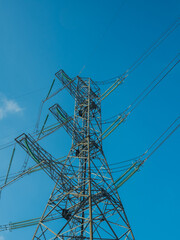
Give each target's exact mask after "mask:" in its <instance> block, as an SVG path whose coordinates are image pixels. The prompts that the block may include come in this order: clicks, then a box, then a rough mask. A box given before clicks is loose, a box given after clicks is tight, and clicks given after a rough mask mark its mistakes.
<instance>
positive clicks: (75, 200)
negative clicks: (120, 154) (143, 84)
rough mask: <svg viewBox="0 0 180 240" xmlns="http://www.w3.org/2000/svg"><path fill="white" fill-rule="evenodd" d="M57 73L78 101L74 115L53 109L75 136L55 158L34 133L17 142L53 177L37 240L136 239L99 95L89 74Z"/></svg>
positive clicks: (36, 234) (71, 134)
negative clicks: (108, 152) (108, 150)
mask: <svg viewBox="0 0 180 240" xmlns="http://www.w3.org/2000/svg"><path fill="white" fill-rule="evenodd" d="M56 77H57V78H58V79H59V80H60V81H61V83H62V84H63V85H64V86H65V87H66V88H67V90H68V91H69V93H70V94H71V95H72V97H73V98H74V99H75V107H74V117H70V116H69V115H68V114H67V113H66V112H65V111H64V110H63V109H62V108H61V107H60V106H59V105H58V104H55V105H53V106H52V107H50V109H49V110H50V112H51V113H52V114H53V115H54V117H55V118H56V119H57V120H58V122H59V123H60V124H61V126H63V127H64V129H65V130H66V131H67V133H68V134H69V135H70V136H71V137H72V146H71V149H70V151H69V154H68V156H67V158H66V160H65V161H64V162H63V163H59V162H57V161H56V160H55V159H54V158H53V156H52V155H51V154H49V153H47V152H46V151H45V150H44V149H43V148H42V147H41V146H40V145H39V144H38V143H37V141H36V140H35V139H33V138H32V137H31V136H30V135H26V134H22V135H20V136H19V137H18V138H16V141H17V142H18V143H19V144H20V145H21V146H22V147H23V148H24V150H25V151H26V152H27V153H28V154H29V155H30V156H31V157H32V158H33V159H34V160H35V161H36V163H38V164H39V165H40V166H41V168H42V169H43V170H44V171H45V172H46V173H47V174H48V175H49V177H50V178H51V179H53V180H54V181H55V187H54V189H53V191H52V194H51V196H50V198H49V200H48V203H47V205H46V208H45V210H44V213H43V215H42V217H41V219H40V221H39V224H38V226H37V229H36V231H35V234H34V236H33V239H43V240H46V239H63V240H64V239H90V240H92V239H101V240H102V239H104V240H105V239H106V240H110V239H116V240H119V239H124V240H125V239H134V236H133V233H132V230H131V227H130V224H129V221H128V219H127V216H126V213H125V210H124V208H123V205H122V202H121V199H120V197H119V194H118V192H117V190H116V187H115V185H114V181H113V178H112V175H111V172H110V169H109V167H108V163H107V161H106V158H105V156H104V152H103V147H102V122H101V95H100V89H99V87H98V86H97V85H96V84H95V83H94V82H93V81H92V80H91V79H90V78H80V77H76V78H74V79H71V78H70V77H69V76H68V75H66V74H65V73H64V71H62V70H60V71H59V72H58V73H56Z"/></svg>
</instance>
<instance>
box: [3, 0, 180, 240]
mask: <svg viewBox="0 0 180 240" xmlns="http://www.w3.org/2000/svg"><path fill="white" fill-rule="evenodd" d="M179 9H180V3H179V1H178V0H172V1H161V0H159V1H155V0H152V1H140V0H139V1H133V0H125V1H117V0H112V1H106V0H103V1H100V0H96V1H94V0H91V1H82V0H77V1H73V0H66V1H64V0H62V1H61V0H53V1H49V0H48V1H46V0H44V1H42V0H36V1H35V0H31V1H23V0H16V1H13V0H6V1H0V36H1V37H0V69H1V71H0V82H1V84H0V145H3V144H6V143H8V142H10V141H12V140H13V139H14V138H15V137H17V136H18V135H20V134H21V133H23V132H26V133H28V132H31V131H32V130H33V129H34V126H35V123H36V120H37V114H38V110H39V105H40V102H41V100H42V99H43V98H44V97H45V96H46V94H47V91H48V88H49V86H50V85H51V82H52V80H53V78H54V74H55V73H56V72H57V71H58V70H59V69H61V68H62V69H64V71H65V72H67V74H68V75H69V76H71V77H73V76H76V75H78V74H79V72H80V71H81V70H82V68H83V66H85V67H84V69H83V71H82V74H81V76H88V77H91V78H92V79H93V80H95V81H101V80H106V79H109V78H111V77H113V76H117V75H120V74H122V73H123V72H124V71H126V70H127V69H128V67H129V66H130V65H131V64H132V63H133V62H134V61H135V60H136V59H137V58H138V57H139V56H141V54H142V53H143V52H144V51H145V50H146V49H147V48H148V47H149V46H150V45H151V44H152V43H153V42H154V41H155V40H156V39H157V38H158V37H159V36H160V35H161V34H162V33H163V32H164V31H165V30H166V29H167V28H168V27H169V26H170V25H171V24H172V23H173V22H174V21H175V20H176V19H177V18H178V17H179ZM179 41H180V29H179V28H177V29H176V31H174V32H173V33H172V34H171V35H170V36H169V37H168V38H167V39H166V40H165V41H164V42H163V43H162V44H161V45H160V46H159V47H158V48H157V49H156V50H155V51H154V52H153V53H152V54H151V55H150V56H149V57H148V58H147V59H146V61H145V62H144V63H143V64H141V65H140V66H139V67H138V68H137V69H136V70H135V71H134V72H133V73H132V74H131V75H130V76H129V77H128V78H127V80H126V81H125V82H124V84H123V85H121V86H120V87H119V88H118V89H117V90H116V91H115V92H114V93H113V94H111V96H109V97H108V98H107V99H106V100H104V102H103V103H102V113H103V118H104V119H106V118H108V117H111V116H113V115H115V114H117V113H119V112H121V111H123V110H124V109H125V108H126V107H127V106H128V105H129V104H130V103H131V102H132V101H133V100H134V99H135V98H136V97H137V96H138V94H139V93H140V92H141V91H142V90H143V89H144V88H145V87H146V86H147V85H148V84H149V83H150V82H151V81H152V80H153V79H154V78H155V77H156V76H157V74H158V73H159V72H160V71H161V70H162V69H163V68H164V67H165V66H166V65H167V64H168V62H169V61H170V60H171V59H173V58H174V57H175V56H176V55H177V53H178V52H179ZM179 73H180V69H179V66H177V67H176V68H175V69H174V70H173V71H172V72H171V73H170V74H169V75H168V76H167V77H166V78H165V79H164V81H163V82H162V83H161V84H160V85H159V86H158V87H157V88H156V89H155V90H154V91H153V92H152V93H151V94H150V95H149V96H148V97H147V98H146V99H145V100H144V101H143V102H142V103H141V104H140V105H139V106H138V108H137V109H136V110H135V111H134V112H133V113H132V115H130V117H129V118H128V119H127V121H126V122H125V123H124V124H123V125H121V126H120V127H119V128H118V130H117V131H116V132H114V133H113V134H112V135H111V136H109V137H108V138H107V139H106V140H105V141H104V151H105V154H106V157H107V160H108V162H109V163H115V162H118V161H121V160H122V161H123V160H127V159H130V158H132V157H135V156H138V155H139V154H141V153H143V152H145V150H146V149H147V148H148V146H150V145H151V143H152V142H153V141H155V140H156V138H157V137H158V136H159V135H161V133H162V132H163V131H164V130H165V129H166V128H167V127H168V126H169V125H170V123H171V122H173V121H174V120H175V119H176V118H177V116H178V115H179V102H180V94H179V91H180V82H179ZM59 86H60V84H59V85H58V83H56V88H58V87H59ZM106 88H107V86H102V92H103V91H104V90H105V89H106ZM56 101H58V103H59V104H60V105H61V106H62V107H63V108H64V109H65V110H66V111H67V112H68V113H70V114H73V101H72V99H71V97H70V96H69V95H68V92H66V91H64V92H62V93H61V94H60V95H59V96H57V97H56V98H55V99H53V100H52V101H51V102H50V103H48V104H47V105H46V106H45V108H44V111H43V114H42V117H45V115H46V113H47V109H48V107H49V106H50V105H52V104H53V103H55V102H56ZM179 142H180V131H179V130H178V131H177V132H175V134H174V135H172V136H171V138H170V139H169V140H168V141H167V142H166V143H165V144H164V145H163V146H162V147H161V148H160V149H159V150H158V151H157V152H156V153H155V154H154V155H153V156H152V157H151V158H150V159H149V160H148V161H147V162H146V164H145V165H144V167H143V168H142V170H141V171H140V172H139V173H137V174H136V175H135V176H134V177H133V178H132V179H131V180H129V181H128V182H127V183H126V184H125V185H124V186H123V187H122V188H121V189H120V190H119V193H120V196H121V199H122V202H123V204H124V207H125V210H126V212H127V215H128V218H129V221H130V224H131V227H132V230H133V232H134V235H135V237H136V239H138V240H141V239H142V240H144V239H146V240H150V239H164V240H165V239H170V238H177V237H178V235H179V230H178V229H179V224H178V222H179V214H180V206H179V202H180V192H179V183H180V176H179V168H180V154H179V149H180V144H179ZM43 145H44V146H46V148H47V150H48V151H50V152H51V153H53V154H54V156H55V157H60V156H64V155H66V154H67V152H68V149H69V147H70V145H71V139H70V138H69V136H68V135H67V134H66V133H65V132H64V131H63V130H60V131H58V132H57V133H56V134H55V135H54V136H50V137H49V138H47V140H45V141H44V142H43ZM11 151H12V149H11V148H8V149H5V150H1V151H0V161H1V162H0V175H1V176H3V175H5V173H6V171H7V168H8V163H9V160H10V156H11ZM23 161H24V153H23V152H22V151H21V150H20V148H19V149H17V152H16V153H15V158H14V162H13V165H12V172H16V171H18V170H19V169H21V167H22V164H23ZM30 164H33V162H32V160H31V163H30ZM114 177H115V178H116V177H118V175H117V174H116V175H115V174H114ZM52 187H53V183H52V182H51V181H50V180H49V179H48V177H47V176H46V175H45V174H43V173H38V174H34V175H33V176H28V177H26V178H24V179H23V180H21V181H20V182H17V183H15V184H13V185H11V186H10V187H8V188H6V189H5V190H4V191H3V192H2V196H1V200H0V225H3V224H6V223H9V222H14V221H21V220H25V219H29V218H33V217H39V216H40V215H41V213H42V211H43V209H44V207H45V204H46V202H47V200H48V197H49V195H50V192H51V190H52ZM34 229H35V228H34V227H32V228H25V229H20V230H14V231H12V232H2V233H0V240H14V239H18V240H21V239H22V240H23V239H31V237H32V234H33V232H34ZM24 236H26V237H24Z"/></svg>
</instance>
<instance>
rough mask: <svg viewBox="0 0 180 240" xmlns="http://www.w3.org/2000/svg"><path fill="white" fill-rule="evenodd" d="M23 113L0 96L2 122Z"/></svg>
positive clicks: (17, 106)
mask: <svg viewBox="0 0 180 240" xmlns="http://www.w3.org/2000/svg"><path fill="white" fill-rule="evenodd" d="M21 111H22V108H21V107H20V106H19V105H18V103H17V102H16V101H14V100H11V99H7V98H6V97H5V96H4V95H2V94H0V120H2V119H3V118H5V117H6V116H7V115H8V114H11V113H19V112H21ZM0 240H1V238H0Z"/></svg>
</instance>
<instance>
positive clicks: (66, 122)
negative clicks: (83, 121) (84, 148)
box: [49, 103, 82, 142]
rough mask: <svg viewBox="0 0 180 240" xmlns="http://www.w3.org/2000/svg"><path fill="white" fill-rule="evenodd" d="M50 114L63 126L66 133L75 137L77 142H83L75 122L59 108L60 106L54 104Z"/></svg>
mask: <svg viewBox="0 0 180 240" xmlns="http://www.w3.org/2000/svg"><path fill="white" fill-rule="evenodd" d="M49 110H50V112H51V113H52V114H53V116H54V117H55V118H56V119H57V121H58V122H59V123H60V124H62V126H63V128H64V129H65V130H66V132H67V133H68V134H69V135H70V136H71V137H73V138H74V139H75V140H76V141H77V142H80V141H81V140H82V137H81V136H80V134H79V133H78V130H77V125H76V126H75V125H74V120H73V118H72V117H70V116H69V115H68V114H67V113H66V112H65V111H64V110H63V109H62V107H60V106H59V104H57V103H56V104H54V105H53V106H52V107H50V108H49Z"/></svg>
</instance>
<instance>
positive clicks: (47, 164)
mask: <svg viewBox="0 0 180 240" xmlns="http://www.w3.org/2000/svg"><path fill="white" fill-rule="evenodd" d="M15 140H16V142H17V143H18V144H19V145H20V146H21V147H22V148H23V149H24V150H25V151H26V152H27V154H28V155H29V156H30V157H31V158H32V159H33V160H34V161H35V162H36V163H38V164H40V167H41V168H42V169H43V170H44V171H45V172H46V174H47V175H48V176H49V177H50V178H51V179H52V180H53V181H54V182H57V181H58V180H59V181H58V183H59V184H60V185H61V187H62V188H64V190H66V191H67V190H69V189H73V188H74V184H73V180H71V179H70V177H69V176H68V175H69V174H71V173H70V170H68V171H67V169H66V165H65V164H62V163H60V162H57V161H55V159H54V157H53V156H52V155H51V154H50V153H48V152H47V151H46V150H44V149H43V148H42V147H41V146H40V145H39V144H38V143H37V142H36V141H35V139H34V138H33V137H32V136H31V135H26V134H25V133H23V134H22V135H20V136H19V137H17V138H16V139H15Z"/></svg>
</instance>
